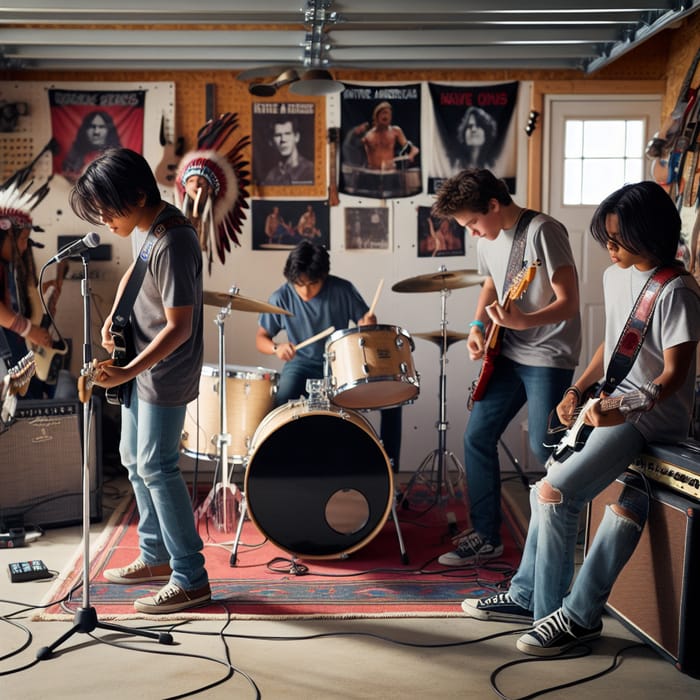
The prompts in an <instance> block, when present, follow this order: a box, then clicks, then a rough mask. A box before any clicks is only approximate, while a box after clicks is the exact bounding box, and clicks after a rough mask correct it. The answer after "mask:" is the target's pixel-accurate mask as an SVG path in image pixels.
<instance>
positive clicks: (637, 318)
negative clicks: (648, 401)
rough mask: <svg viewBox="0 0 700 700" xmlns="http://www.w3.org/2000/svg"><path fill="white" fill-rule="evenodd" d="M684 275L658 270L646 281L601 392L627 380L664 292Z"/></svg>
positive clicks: (675, 270) (677, 270)
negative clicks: (667, 285) (667, 286)
mask: <svg viewBox="0 0 700 700" xmlns="http://www.w3.org/2000/svg"><path fill="white" fill-rule="evenodd" d="M684 274H688V273H687V272H686V271H685V270H683V269H682V268H679V267H675V266H672V265H669V266H667V267H660V268H658V269H657V270H656V272H654V274H653V275H652V276H651V277H650V278H649V279H648V280H647V282H646V284H645V285H644V287H643V289H642V291H641V292H640V293H639V296H638V297H637V301H636V302H635V303H634V307H633V308H632V311H631V313H630V316H629V318H628V319H627V322H626V323H625V327H624V329H623V330H622V333H621V334H620V337H619V339H618V341H617V345H616V346H615V351H614V352H613V354H612V357H611V358H610V363H609V364H608V369H607V371H606V373H605V383H604V384H603V387H602V389H601V392H604V393H606V394H610V393H611V392H612V391H613V389H615V387H616V386H618V385H619V383H620V382H621V381H622V380H623V379H624V378H625V377H626V376H627V373H628V372H629V371H630V368H631V367H632V365H633V364H634V361H635V360H636V359H637V355H638V354H639V350H640V348H641V347H642V343H643V342H644V336H645V335H646V332H647V330H648V329H649V323H650V322H651V317H652V315H653V314H654V308H655V306H656V302H657V300H658V298H659V294H660V293H661V290H662V289H663V288H664V287H665V286H666V284H668V283H669V282H670V281H671V280H672V279H675V278H676V277H678V276H679V275H684Z"/></svg>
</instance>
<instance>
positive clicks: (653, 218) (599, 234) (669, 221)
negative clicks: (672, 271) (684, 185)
mask: <svg viewBox="0 0 700 700" xmlns="http://www.w3.org/2000/svg"><path fill="white" fill-rule="evenodd" d="M608 214H616V215H617V218H618V224H619V228H620V232H619V234H618V236H617V239H616V241H617V242H618V243H619V244H620V245H621V246H622V247H623V248H625V249H626V250H628V251H629V252H630V253H633V254H635V255H642V256H644V257H645V258H648V259H649V260H651V261H652V262H653V263H654V264H656V265H670V264H675V263H676V262H677V260H676V257H677V254H678V246H679V244H680V240H681V217H680V215H679V214H678V210H677V209H676V205H675V204H674V203H673V200H672V199H671V197H670V196H669V195H668V193H667V192H666V190H664V189H663V187H661V185H658V184H657V183H656V182H652V181H650V180H644V181H643V182H637V183H634V184H629V185H624V186H623V187H621V188H620V189H619V190H616V191H615V192H613V193H612V194H611V195H608V196H607V197H606V198H605V199H604V200H603V201H602V202H601V203H600V205H599V206H598V208H597V209H596V211H595V213H594V214H593V218H592V220H591V234H592V236H593V238H594V239H595V240H596V241H598V243H600V244H601V245H603V246H605V245H606V243H607V242H608V241H609V236H608V231H607V229H606V227H605V220H606V217H607V216H608Z"/></svg>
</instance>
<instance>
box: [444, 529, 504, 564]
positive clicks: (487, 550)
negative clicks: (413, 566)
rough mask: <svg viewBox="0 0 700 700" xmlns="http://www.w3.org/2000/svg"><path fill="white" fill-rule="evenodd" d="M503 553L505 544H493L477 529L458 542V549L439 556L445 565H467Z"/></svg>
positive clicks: (494, 557)
mask: <svg viewBox="0 0 700 700" xmlns="http://www.w3.org/2000/svg"><path fill="white" fill-rule="evenodd" d="M501 554H503V545H502V544H497V545H492V544H491V543H490V542H487V541H486V540H485V539H484V538H483V537H482V536H481V535H480V534H479V533H478V532H477V531H476V530H472V531H471V532H468V533H467V534H466V535H465V536H464V537H462V538H461V539H460V540H459V541H458V542H457V549H455V550H454V551H453V552H447V553H446V554H443V555H441V556H440V557H438V562H439V563H440V564H442V565H443V566H466V565H468V564H475V563H476V562H478V561H482V560H485V559H496V558H497V557H500V556H501Z"/></svg>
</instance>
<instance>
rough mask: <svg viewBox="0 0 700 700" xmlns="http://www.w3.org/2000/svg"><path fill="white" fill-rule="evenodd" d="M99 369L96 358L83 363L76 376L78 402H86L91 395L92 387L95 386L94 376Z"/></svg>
mask: <svg viewBox="0 0 700 700" xmlns="http://www.w3.org/2000/svg"><path fill="white" fill-rule="evenodd" d="M99 369H100V365H99V363H98V362H97V360H93V361H92V362H88V363H87V364H85V365H83V367H82V369H81V370H80V376H79V377H78V399H79V400H80V403H87V402H88V401H89V400H90V397H91V396H92V388H93V386H95V377H96V376H97V372H98V370H99Z"/></svg>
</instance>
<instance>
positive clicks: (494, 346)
mask: <svg viewBox="0 0 700 700" xmlns="http://www.w3.org/2000/svg"><path fill="white" fill-rule="evenodd" d="M540 265H541V263H540V261H539V260H535V262H533V263H532V265H529V266H527V267H523V269H522V270H520V272H518V274H517V275H515V277H514V278H513V281H512V282H511V285H510V287H509V288H508V291H507V292H506V296H505V299H504V300H503V302H502V304H501V306H502V307H503V308H504V309H506V310H507V309H508V308H509V307H510V303H511V301H513V300H515V299H518V298H520V297H521V296H522V295H523V294H525V291H526V290H527V288H528V287H529V286H530V282H532V280H533V279H534V278H535V272H537V268H538V267H539V266H540ZM502 337H503V328H502V327H501V326H499V325H498V324H497V323H493V322H492V323H491V325H490V326H489V330H488V333H487V334H486V342H485V350H484V359H483V361H482V363H481V370H480V372H479V376H478V377H477V378H476V379H475V380H474V382H473V383H472V387H471V391H470V394H469V401H468V403H467V406H468V407H469V408H470V409H471V406H472V403H473V402H474V401H480V400H481V399H482V398H483V397H484V394H485V393H486V387H487V385H488V383H489V380H490V379H491V375H492V374H493V368H494V363H495V361H496V357H497V356H498V355H499V354H500V352H501V340H502Z"/></svg>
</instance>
